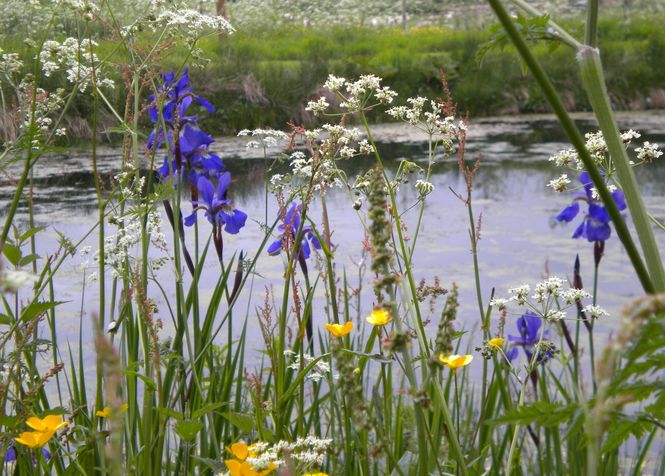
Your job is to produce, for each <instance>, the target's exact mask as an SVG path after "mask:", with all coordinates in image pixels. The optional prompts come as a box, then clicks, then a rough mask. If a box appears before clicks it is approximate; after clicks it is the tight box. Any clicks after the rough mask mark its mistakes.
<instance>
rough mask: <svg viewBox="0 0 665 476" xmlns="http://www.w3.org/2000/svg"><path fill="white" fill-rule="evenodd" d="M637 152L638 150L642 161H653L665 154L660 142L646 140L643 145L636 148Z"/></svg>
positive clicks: (638, 155)
mask: <svg viewBox="0 0 665 476" xmlns="http://www.w3.org/2000/svg"><path fill="white" fill-rule="evenodd" d="M635 152H637V158H638V160H641V161H642V162H653V161H654V160H656V159H657V158H658V157H660V156H661V155H663V152H662V151H661V150H660V148H659V147H658V144H651V143H650V142H645V143H644V144H642V147H638V148H637V149H635Z"/></svg>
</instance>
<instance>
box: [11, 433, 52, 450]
mask: <svg viewBox="0 0 665 476" xmlns="http://www.w3.org/2000/svg"><path fill="white" fill-rule="evenodd" d="M53 435H54V433H51V432H44V431H24V432H23V433H21V434H20V435H19V436H17V437H16V438H14V441H16V442H17V443H21V444H22V445H25V446H27V447H28V448H41V447H42V446H44V445H45V444H46V443H48V441H49V440H50V439H51V438H52V437H53Z"/></svg>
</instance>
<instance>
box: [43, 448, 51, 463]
mask: <svg viewBox="0 0 665 476" xmlns="http://www.w3.org/2000/svg"><path fill="white" fill-rule="evenodd" d="M42 456H44V459H46V460H49V459H51V452H50V451H49V450H48V449H47V448H46V446H42Z"/></svg>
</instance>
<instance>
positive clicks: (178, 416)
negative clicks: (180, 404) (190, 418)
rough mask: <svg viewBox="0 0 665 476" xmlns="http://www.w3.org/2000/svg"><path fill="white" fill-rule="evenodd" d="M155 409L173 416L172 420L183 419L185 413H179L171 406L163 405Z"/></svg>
mask: <svg viewBox="0 0 665 476" xmlns="http://www.w3.org/2000/svg"><path fill="white" fill-rule="evenodd" d="M157 411H158V412H159V413H161V414H162V415H166V416H168V417H171V418H173V419H174V420H178V421H180V420H184V419H185V415H183V414H182V413H180V412H177V411H175V410H173V409H172V408H167V407H163V408H160V409H159V410H157Z"/></svg>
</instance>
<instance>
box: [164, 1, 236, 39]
mask: <svg viewBox="0 0 665 476" xmlns="http://www.w3.org/2000/svg"><path fill="white" fill-rule="evenodd" d="M155 25H156V26H159V27H161V28H164V29H168V30H171V31H170V32H171V33H172V34H173V35H175V36H178V35H182V36H183V37H185V38H187V39H188V40H189V41H194V40H197V39H198V38H200V37H202V36H204V35H206V34H209V33H227V34H230V33H233V32H234V31H235V29H234V28H233V27H232V26H231V24H230V23H229V22H228V21H227V20H226V19H225V18H224V17H222V16H217V15H215V16H211V15H205V14H203V13H200V12H198V11H196V10H192V9H191V8H178V9H175V10H165V11H163V12H161V13H160V14H159V15H158V16H157V18H156V19H155Z"/></svg>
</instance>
